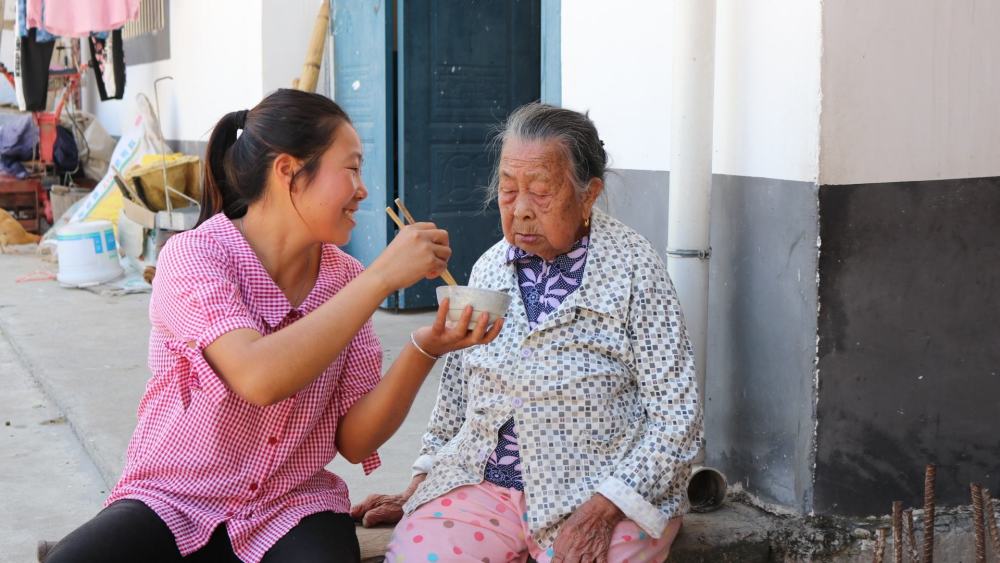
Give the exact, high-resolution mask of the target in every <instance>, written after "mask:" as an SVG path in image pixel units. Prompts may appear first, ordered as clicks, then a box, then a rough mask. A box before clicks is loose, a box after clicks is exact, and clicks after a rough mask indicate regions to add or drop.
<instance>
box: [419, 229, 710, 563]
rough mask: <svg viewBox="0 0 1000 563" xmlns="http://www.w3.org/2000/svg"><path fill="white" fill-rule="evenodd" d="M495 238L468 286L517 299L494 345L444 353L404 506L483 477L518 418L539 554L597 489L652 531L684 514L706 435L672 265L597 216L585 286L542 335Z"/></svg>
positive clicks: (636, 237) (531, 524)
mask: <svg viewBox="0 0 1000 563" xmlns="http://www.w3.org/2000/svg"><path fill="white" fill-rule="evenodd" d="M507 248H508V246H507V243H506V242H505V241H500V242H499V243H497V244H496V245H494V246H493V247H492V248H490V249H489V250H487V251H486V253H484V254H483V255H482V256H481V257H480V258H479V260H478V261H477V262H476V265H475V266H474V267H473V270H472V276H471V279H470V282H469V285H471V286H474V287H483V288H489V289H495V290H499V291H504V292H507V293H509V294H510V296H511V297H512V301H511V305H510V308H509V309H508V311H507V316H506V321H505V325H504V328H503V330H502V331H501V333H500V336H499V337H497V339H496V340H495V341H494V342H492V343H491V344H489V345H488V346H479V347H476V348H471V349H467V350H464V351H461V352H455V353H452V354H450V355H449V356H448V357H447V359H446V363H445V366H444V371H443V373H442V375H441V387H440V389H439V391H438V397H437V403H436V405H435V407H434V410H433V412H432V413H431V419H430V423H429V425H428V428H427V433H426V434H424V437H423V447H422V448H421V450H420V457H419V458H418V459H417V461H416V463H415V464H414V470H415V471H417V472H424V473H428V476H427V479H426V480H425V481H424V482H423V483H422V484H421V485H420V487H419V488H418V489H417V491H416V492H415V493H414V495H413V496H412V497H411V498H410V500H409V502H407V504H406V506H405V510H406V513H407V514H409V513H411V512H412V511H413V510H414V509H416V508H417V507H418V506H420V505H422V504H424V503H426V502H428V501H431V500H433V499H435V498H437V497H439V496H440V495H442V494H444V493H446V492H448V491H451V490H452V489H455V488H457V487H460V486H463V485H469V484H475V483H480V482H482V481H483V471H484V468H485V464H486V460H487V458H488V457H489V455H490V453H491V452H492V451H493V449H494V448H495V447H496V444H497V430H498V429H499V428H500V426H501V425H503V424H504V422H506V421H507V420H508V419H510V417H512V416H513V417H514V419H515V421H516V424H517V433H518V438H519V443H520V454H521V460H522V475H523V479H524V493H525V499H526V502H527V509H528V510H527V519H528V526H529V529H530V530H531V532H532V535H533V536H534V538H535V541H536V542H538V544H539V545H541V546H542V547H548V546H550V545H551V544H552V542H554V541H555V538H556V535H557V534H558V532H559V527H560V525H561V523H562V522H563V521H564V520H565V518H566V517H567V516H569V514H570V513H572V512H573V511H574V510H575V509H576V508H577V507H579V506H580V505H581V504H583V503H584V502H586V501H587V500H588V499H589V498H590V497H591V496H593V495H594V493H600V494H602V495H604V496H605V497H607V498H608V499H610V500H611V501H612V502H614V503H615V504H616V505H617V506H618V507H619V508H620V509H621V510H622V511H623V512H624V513H625V515H626V516H627V517H628V518H630V519H631V520H633V521H634V522H635V523H636V524H638V525H639V526H641V527H642V528H643V529H644V530H645V531H646V532H647V533H648V534H649V535H651V536H653V537H656V538H658V537H660V534H661V533H662V532H663V530H664V528H665V527H666V525H667V521H668V520H669V519H670V518H673V517H675V516H679V515H681V514H683V513H684V512H686V511H687V508H688V502H687V495H686V485H687V480H688V477H689V475H690V472H691V469H690V466H691V461H692V460H693V459H694V457H695V455H696V453H697V451H698V447H699V445H700V443H701V438H702V408H701V405H700V404H698V394H697V389H696V383H695V370H694V354H693V352H692V350H691V345H690V343H689V341H688V339H687V335H686V332H685V329H684V322H683V320H682V317H681V310H680V306H679V304H678V301H677V296H676V294H675V292H674V288H673V284H671V282H670V279H669V277H668V276H667V272H666V268H665V267H664V266H663V262H662V261H661V260H660V257H659V256H658V255H657V254H656V252H655V251H654V250H653V248H652V246H651V245H650V244H649V242H648V241H647V240H646V239H644V238H643V237H642V236H640V235H639V234H638V233H636V232H635V231H633V230H631V229H630V228H628V227H626V226H625V225H623V224H622V223H621V222H619V221H617V220H616V219H613V218H611V217H610V216H608V215H606V214H605V213H602V212H600V211H597V210H595V213H594V218H593V223H592V227H591V241H590V252H589V254H588V256H587V264H586V270H585V272H584V277H583V282H582V283H581V285H580V287H579V288H578V289H577V290H576V291H575V292H573V293H572V294H571V295H570V296H569V297H567V299H566V301H564V302H563V303H562V304H561V305H560V306H559V308H558V309H556V311H555V312H553V314H552V315H551V316H550V317H549V318H548V319H546V320H545V321H544V322H542V323H540V324H539V325H538V326H537V327H536V328H535V330H530V329H529V327H528V321H527V317H526V314H525V311H524V304H523V302H522V301H521V292H520V291H519V289H518V287H517V274H516V271H515V266H514V265H513V264H507V263H506V260H505V255H506V250H507Z"/></svg>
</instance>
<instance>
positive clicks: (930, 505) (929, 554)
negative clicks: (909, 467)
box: [924, 463, 936, 563]
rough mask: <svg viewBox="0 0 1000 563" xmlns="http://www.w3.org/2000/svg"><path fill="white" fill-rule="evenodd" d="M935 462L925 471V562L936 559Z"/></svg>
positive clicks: (931, 561)
mask: <svg viewBox="0 0 1000 563" xmlns="http://www.w3.org/2000/svg"><path fill="white" fill-rule="evenodd" d="M935 474H936V470H935V468H934V464H933V463H928V464H927V469H926V471H925V473H924V563H933V561H934V476H935Z"/></svg>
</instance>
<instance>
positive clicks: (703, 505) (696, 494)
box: [687, 467, 729, 512]
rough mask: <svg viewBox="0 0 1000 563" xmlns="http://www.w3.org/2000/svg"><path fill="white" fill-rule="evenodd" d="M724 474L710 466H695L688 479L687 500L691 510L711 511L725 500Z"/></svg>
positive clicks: (726, 487) (726, 485)
mask: <svg viewBox="0 0 1000 563" xmlns="http://www.w3.org/2000/svg"><path fill="white" fill-rule="evenodd" d="M728 488H729V484H728V483H727V482H726V476H725V475H723V474H722V472H720V471H719V470H717V469H713V468H711V467H695V468H694V471H692V472H691V479H690V480H689V481H688V490H687V492H688V500H689V501H690V502H691V510H692V511H693V512H711V511H713V510H715V509H717V508H719V507H720V506H722V503H723V502H725V500H726V490H727V489H728Z"/></svg>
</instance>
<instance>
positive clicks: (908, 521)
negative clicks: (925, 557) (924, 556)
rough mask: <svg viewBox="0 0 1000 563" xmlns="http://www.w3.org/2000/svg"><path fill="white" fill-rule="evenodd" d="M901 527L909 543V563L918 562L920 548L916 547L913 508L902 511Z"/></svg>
mask: <svg viewBox="0 0 1000 563" xmlns="http://www.w3.org/2000/svg"><path fill="white" fill-rule="evenodd" d="M903 529H904V531H905V533H906V541H907V543H909V544H910V563H920V550H919V549H918V548H917V533H916V530H914V529H913V509H912V508H907V509H906V510H904V511H903Z"/></svg>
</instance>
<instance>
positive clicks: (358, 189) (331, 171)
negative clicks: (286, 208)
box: [295, 123, 368, 245]
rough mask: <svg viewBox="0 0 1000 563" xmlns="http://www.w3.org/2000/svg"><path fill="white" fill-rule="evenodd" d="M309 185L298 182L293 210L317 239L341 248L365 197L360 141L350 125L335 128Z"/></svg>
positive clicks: (348, 236)
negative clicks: (331, 140) (332, 139)
mask: <svg viewBox="0 0 1000 563" xmlns="http://www.w3.org/2000/svg"><path fill="white" fill-rule="evenodd" d="M335 135H336V137H335V138H334V141H333V144H332V145H331V146H330V148H328V149H327V150H326V152H325V153H323V155H322V156H321V157H320V161H319V166H318V167H317V169H316V172H315V174H314V175H313V177H312V178H310V180H309V182H308V183H306V182H302V181H301V180H300V181H299V182H298V184H299V186H298V187H297V188H296V189H295V206H296V208H297V209H298V210H299V213H300V214H301V215H302V218H303V220H305V222H306V225H307V226H308V227H309V230H310V232H312V233H313V234H314V235H315V236H316V237H317V238H319V239H320V240H322V241H324V242H332V243H334V244H337V245H344V244H347V242H348V241H349V240H350V239H351V230H352V229H354V226H355V225H356V224H357V223H356V222H355V220H354V212H355V211H357V210H358V206H359V205H360V204H361V201H362V200H364V199H365V198H366V197H368V190H367V188H365V185H364V183H363V182H362V181H361V139H360V138H358V134H357V132H356V131H355V130H354V127H352V126H351V125H350V124H347V123H345V124H343V125H341V126H340V127H337V131H336V133H335Z"/></svg>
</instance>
